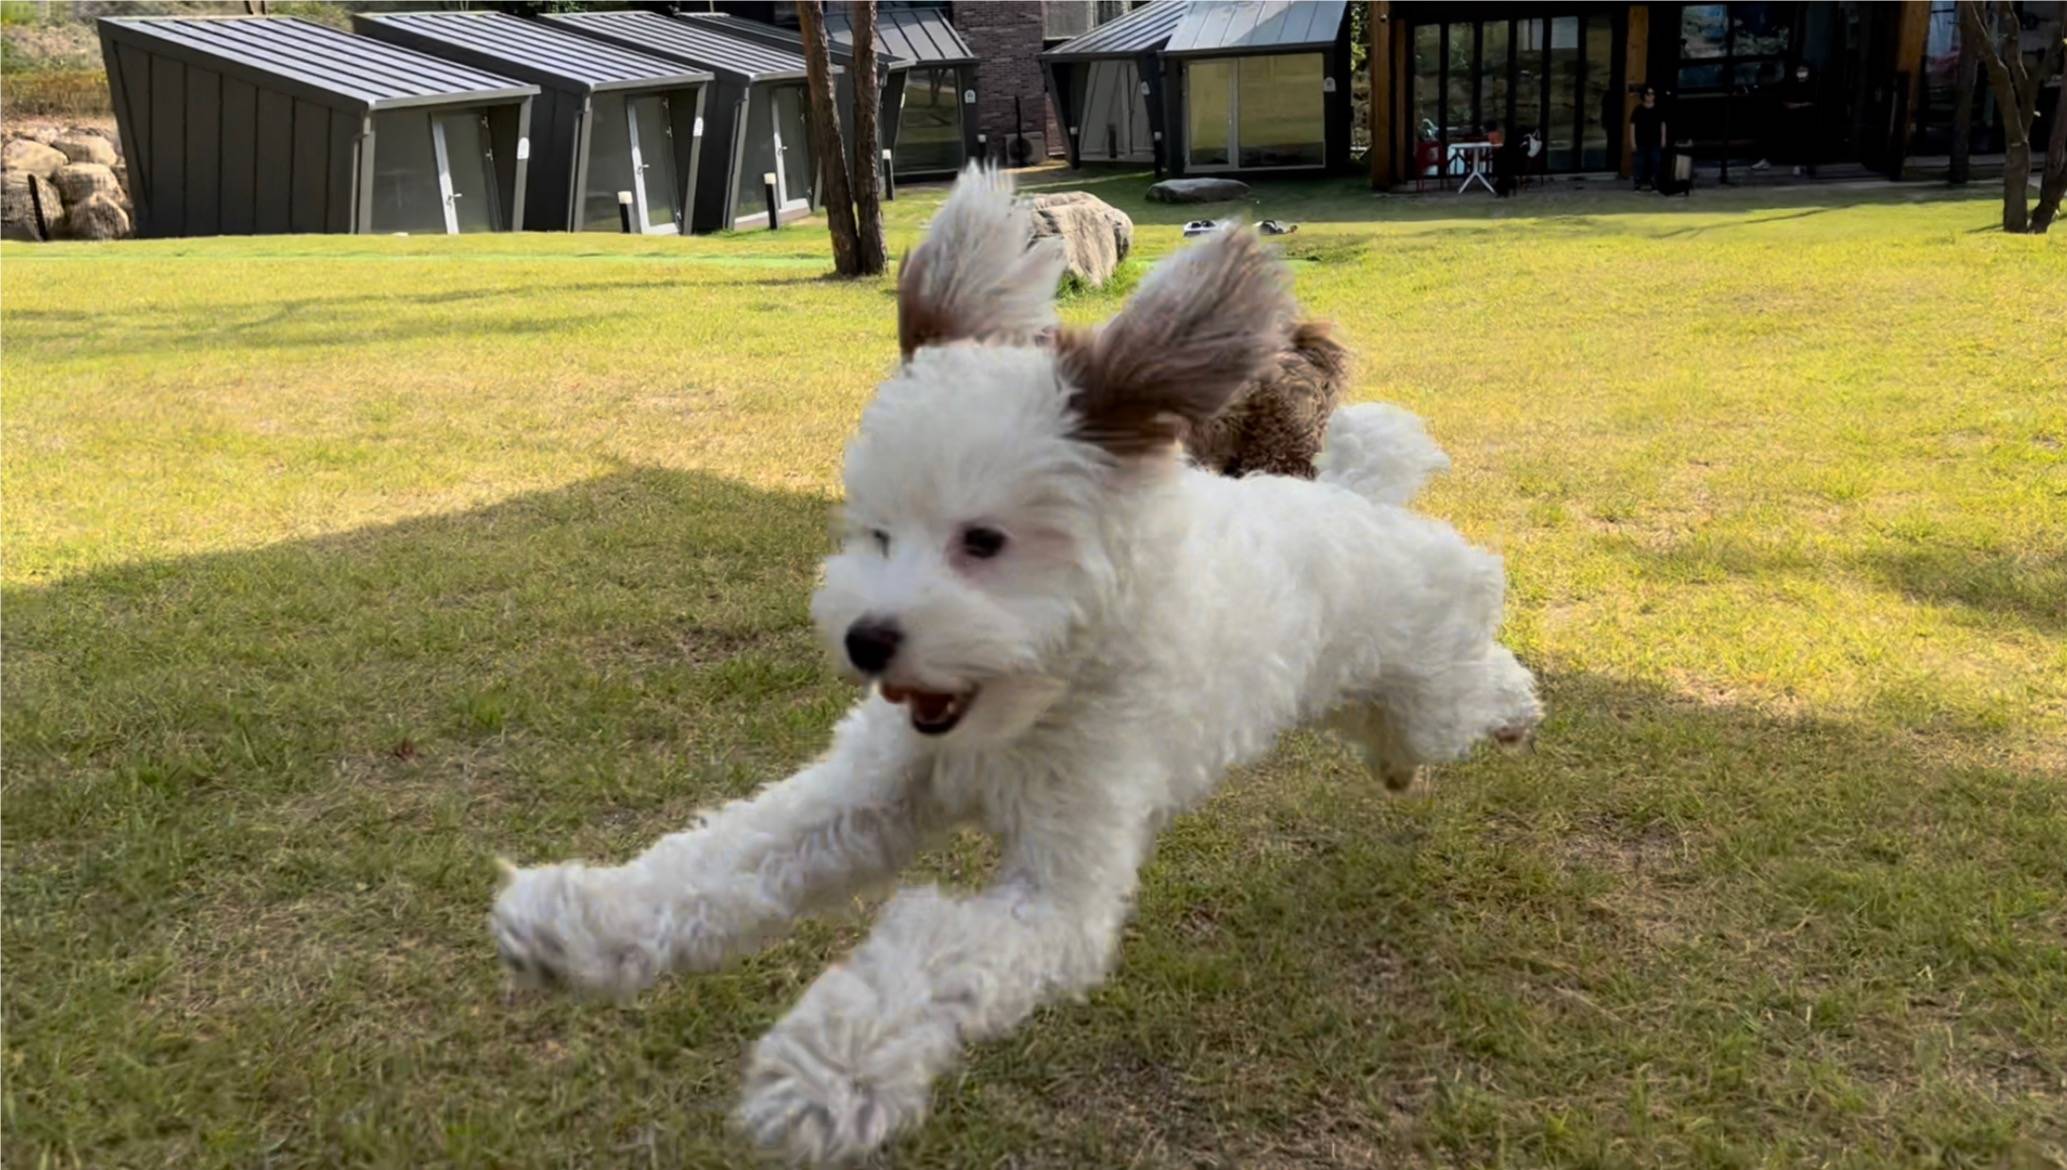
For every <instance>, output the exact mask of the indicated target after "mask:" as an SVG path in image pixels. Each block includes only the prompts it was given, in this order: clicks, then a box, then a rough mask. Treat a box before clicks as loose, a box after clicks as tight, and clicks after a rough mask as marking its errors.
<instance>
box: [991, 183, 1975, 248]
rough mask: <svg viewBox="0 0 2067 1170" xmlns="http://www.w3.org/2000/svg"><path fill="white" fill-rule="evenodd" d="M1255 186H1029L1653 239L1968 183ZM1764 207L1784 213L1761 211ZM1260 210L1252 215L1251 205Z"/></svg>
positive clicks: (1161, 209)
mask: <svg viewBox="0 0 2067 1170" xmlns="http://www.w3.org/2000/svg"><path fill="white" fill-rule="evenodd" d="M1244 181H1245V182H1248V183H1249V185H1250V189H1251V194H1250V197H1249V198H1248V199H1245V200H1239V201H1233V202H1226V203H1208V204H1188V205H1187V204H1162V203H1151V202H1149V201H1148V199H1147V191H1148V188H1149V186H1150V185H1151V184H1152V183H1153V182H1154V177H1153V176H1152V175H1151V174H1150V173H1149V172H1146V171H1140V170H1134V169H1129V168H1110V169H1109V168H1104V167H1098V166H1092V167H1087V168H1083V169H1081V170H1075V171H1068V170H1064V171H1050V172H1042V173H1040V174H1038V175H1032V176H1028V177H1027V178H1026V179H1025V180H1023V182H1024V186H1025V189H1026V190H1028V191H1032V192H1043V191H1064V190H1072V191H1088V192H1090V193H1091V194H1093V195H1096V196H1098V197H1099V198H1101V199H1104V200H1105V201H1106V202H1108V203H1111V204H1112V205H1113V206H1115V207H1118V208H1120V209H1121V210H1123V211H1125V212H1126V213H1127V214H1128V215H1130V216H1132V217H1133V218H1134V220H1135V222H1136V223H1140V224H1155V225H1164V226H1171V225H1182V224H1184V223H1187V222H1189V221H1191V220H1193V219H1201V218H1204V219H1219V218H1223V217H1225V216H1228V215H1234V214H1241V215H1243V216H1244V217H1245V218H1249V219H1254V218H1258V217H1261V216H1264V215H1268V216H1271V217H1274V218H1278V219H1284V220H1290V221H1293V222H1297V223H1304V224H1354V223H1417V222H1434V221H1442V222H1444V223H1445V224H1446V225H1449V226H1446V227H1445V229H1444V230H1445V233H1446V234H1450V233H1455V232H1457V231H1470V230H1504V229H1503V228H1500V227H1497V226H1495V227H1489V228H1479V229H1473V228H1458V227H1456V226H1454V224H1455V221H1457V220H1474V219H1479V220H1488V221H1491V222H1492V223H1493V224H1495V225H1498V224H1499V223H1500V221H1504V220H1510V219H1520V220H1530V221H1534V224H1535V226H1536V227H1538V228H1554V229H1557V230H1565V231H1572V232H1584V233H1587V234H1598V233H1600V232H1610V233H1626V234H1634V235H1642V236H1646V237H1651V238H1667V237H1672V236H1679V235H1695V234H1700V233H1701V232H1704V231H1709V230H1714V228H1715V227H1718V226H1744V225H1746V224H1754V223H1772V222H1777V221H1781V220H1787V219H1799V218H1806V217H1808V216H1812V215H1817V214H1822V213H1824V212H1828V211H1837V210H1844V209H1847V208H1854V207H1866V206H1906V205H1910V204H1914V203H1920V202H1931V201H1935V200H1940V199H1958V200H1968V199H1973V198H1975V195H1974V192H1973V191H1972V190H1967V189H1961V188H1954V187H1947V186H1942V185H1937V184H1924V183H1907V184H1888V185H1885V186H1873V185H1866V186H1861V185H1856V184H1849V183H1847V184H1829V185H1817V184H1813V183H1809V184H1802V185H1798V186H1775V187H1757V188H1734V189H1727V190H1713V189H1710V190H1703V191H1699V192H1697V193H1696V195H1695V196H1694V197H1691V198H1687V199H1677V198H1675V199H1665V198H1661V197H1659V196H1657V195H1653V194H1648V193H1638V192H1634V191H1631V190H1629V189H1627V187H1625V186H1624V185H1623V184H1622V183H1621V182H1620V181H1615V180H1602V181H1600V182H1598V183H1585V184H1567V185H1563V186H1559V187H1556V188H1552V189H1549V190H1532V191H1526V192H1522V193H1520V194H1518V195H1516V196H1514V197H1512V198H1509V199H1497V200H1496V199H1494V198H1493V197H1491V196H1490V195H1483V196H1482V195H1479V194H1476V193H1474V194H1472V195H1466V196H1459V195H1453V194H1448V193H1445V192H1439V191H1430V192H1427V193H1424V194H1419V195H1404V194H1390V195H1385V194H1379V193H1377V192H1373V191H1372V190H1371V189H1370V187H1369V185H1368V184H1367V183H1366V182H1365V181H1363V180H1362V179H1361V178H1358V177H1355V176H1331V177H1327V178H1274V177H1258V178H1254V179H1245V180H1244ZM1761 209H1773V210H1775V211H1779V212H1780V214H1774V215H1758V214H1756V213H1757V212H1759V211H1760V210H1761ZM1718 212H1746V213H1751V214H1747V215H1745V216H1744V217H1742V218H1741V219H1738V220H1733V221H1731V222H1730V224H1728V225H1690V226H1688V227H1686V228H1683V229H1665V230H1662V231H1660V230H1654V229H1652V228H1650V227H1647V226H1643V225H1629V224H1622V223H1617V222H1615V221H1616V220H1618V219H1620V218H1621V217H1626V216H1636V215H1642V216H1659V215H1666V216H1670V215H1674V214H1680V213H1685V214H1696V215H1698V214H1715V213H1718ZM1250 213H1254V214H1250Z"/></svg>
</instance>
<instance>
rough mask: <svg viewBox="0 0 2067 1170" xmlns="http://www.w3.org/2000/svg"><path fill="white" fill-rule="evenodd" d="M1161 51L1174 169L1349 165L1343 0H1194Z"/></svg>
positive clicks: (1346, 25) (1311, 168)
mask: <svg viewBox="0 0 2067 1170" xmlns="http://www.w3.org/2000/svg"><path fill="white" fill-rule="evenodd" d="M1162 56H1163V69H1164V75H1165V84H1166V85H1168V86H1169V89H1170V92H1171V93H1172V94H1173V95H1174V97H1175V103H1174V104H1175V108H1176V109H1177V110H1178V111H1181V115H1180V116H1179V117H1175V118H1173V119H1171V121H1172V123H1173V129H1174V131H1175V136H1174V137H1175V140H1176V141H1175V143H1174V147H1175V148H1174V149H1173V150H1172V151H1171V164H1172V166H1171V169H1172V170H1173V171H1174V172H1175V173H1177V174H1221V173H1233V174H1245V173H1251V172H1258V171H1279V172H1288V171H1323V170H1328V171H1341V170H1346V169H1347V168H1348V167H1349V165H1350V158H1349V132H1350V117H1351V115H1350V96H1349V83H1350V74H1349V4H1348V2H1347V0H1222V2H1218V3H1205V2H1202V0H1192V3H1190V4H1189V5H1188V6H1187V8H1186V11H1185V14H1184V19H1183V20H1182V21H1180V22H1178V25H1177V27H1176V28H1175V29H1173V30H1172V31H1171V33H1170V39H1169V41H1168V42H1167V43H1166V44H1164V46H1163V53H1162Z"/></svg>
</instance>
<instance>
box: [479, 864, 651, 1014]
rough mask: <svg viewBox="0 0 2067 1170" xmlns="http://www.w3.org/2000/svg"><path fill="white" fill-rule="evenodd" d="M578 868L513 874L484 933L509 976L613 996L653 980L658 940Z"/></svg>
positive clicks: (527, 983)
mask: <svg viewBox="0 0 2067 1170" xmlns="http://www.w3.org/2000/svg"><path fill="white" fill-rule="evenodd" d="M602 872H603V871H599V870H595V869H591V868H589V867H588V866H584V865H544V866H538V867H536V868H533V869H516V868H514V867H512V866H510V865H508V864H507V863H504V866H503V873H504V876H505V878H506V879H507V880H506V882H505V884H504V885H503V888H502V892H501V893H500V894H498V895H497V896H496V899H495V908H494V909H493V910H491V911H490V912H489V915H488V929H489V933H491V934H492V935H494V937H495V949H496V950H497V951H498V952H500V953H501V955H502V961H503V965H504V966H505V967H506V968H508V970H509V972H510V976H511V978H512V979H513V980H514V981H515V982H516V983H517V984H518V985H519V986H522V987H555V986H559V987H570V988H573V989H575V990H577V991H582V992H587V993H591V994H596V995H606V996H612V997H617V998H623V997H626V996H630V995H632V994H634V993H636V992H639V991H641V990H644V989H645V988H646V987H647V986H648V985H650V984H651V983H652V982H653V981H654V980H655V979H656V978H658V977H659V976H660V973H661V969H662V966H663V963H662V957H661V954H662V953H661V951H660V949H659V948H660V940H659V939H657V938H653V937H650V935H651V932H645V931H641V930H640V929H639V927H638V922H639V917H640V911H639V908H637V907H635V906H624V905H618V904H616V902H615V898H616V895H615V894H614V892H613V891H611V890H609V889H608V888H606V886H605V883H604V882H603V881H601V880H600V878H601V874H602Z"/></svg>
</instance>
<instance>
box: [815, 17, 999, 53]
mask: <svg viewBox="0 0 2067 1170" xmlns="http://www.w3.org/2000/svg"><path fill="white" fill-rule="evenodd" d="M825 31H826V32H827V33H829V34H830V35H831V36H832V38H833V39H834V40H836V41H838V42H839V43H840V44H842V45H852V44H853V43H854V26H853V24H852V23H851V21H850V20H849V18H848V14H847V13H846V11H844V10H842V11H839V12H828V13H826V14H825ZM876 45H877V47H878V48H879V49H880V51H882V52H885V53H889V54H890V55H892V56H894V57H902V58H903V59H905V60H906V61H911V62H914V63H916V64H920V65H973V64H975V62H976V54H974V53H972V52H970V51H969V45H968V42H966V41H964V40H962V35H961V34H960V33H958V32H956V31H955V26H954V25H952V24H949V23H948V20H947V14H946V13H945V12H943V11H941V10H940V9H938V8H888V9H877V10H876Z"/></svg>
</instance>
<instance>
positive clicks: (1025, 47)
mask: <svg viewBox="0 0 2067 1170" xmlns="http://www.w3.org/2000/svg"><path fill="white" fill-rule="evenodd" d="M954 24H955V31H957V32H959V33H961V34H962V39H963V40H965V41H967V42H969V51H970V52H972V53H974V54H975V55H976V58H977V62H978V64H977V66H976V109H977V125H978V128H979V129H980V130H981V132H982V133H984V134H986V135H988V136H989V145H990V150H991V152H992V155H993V157H998V158H1002V157H1004V156H1003V155H1002V154H1001V153H1000V152H1001V151H1003V150H1004V148H1005V144H1006V143H1008V142H1009V141H1010V140H1011V138H1012V135H1013V134H1014V133H1015V131H1016V130H1017V123H1016V122H1015V119H1014V115H1013V108H1012V99H1013V98H1014V97H1015V96H1016V97H1018V98H1019V100H1020V104H1021V108H1022V109H1023V110H1024V111H1025V119H1026V120H1025V130H1026V138H1027V143H1028V145H1030V146H1032V147H1033V158H1034V160H1036V161H1038V160H1039V159H1041V158H1043V157H1045V156H1046V154H1047V150H1048V144H1050V143H1054V144H1056V146H1057V148H1058V149H1059V148H1060V145H1061V142H1062V135H1061V132H1060V130H1059V129H1058V128H1057V127H1056V125H1055V118H1054V111H1052V110H1050V109H1049V108H1048V91H1047V86H1046V83H1045V82H1044V81H1043V80H1042V77H1041V6H1040V5H1039V4H1038V3H1035V2H1034V0H982V2H979V3H969V2H964V3H960V4H956V5H955V6H954Z"/></svg>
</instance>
